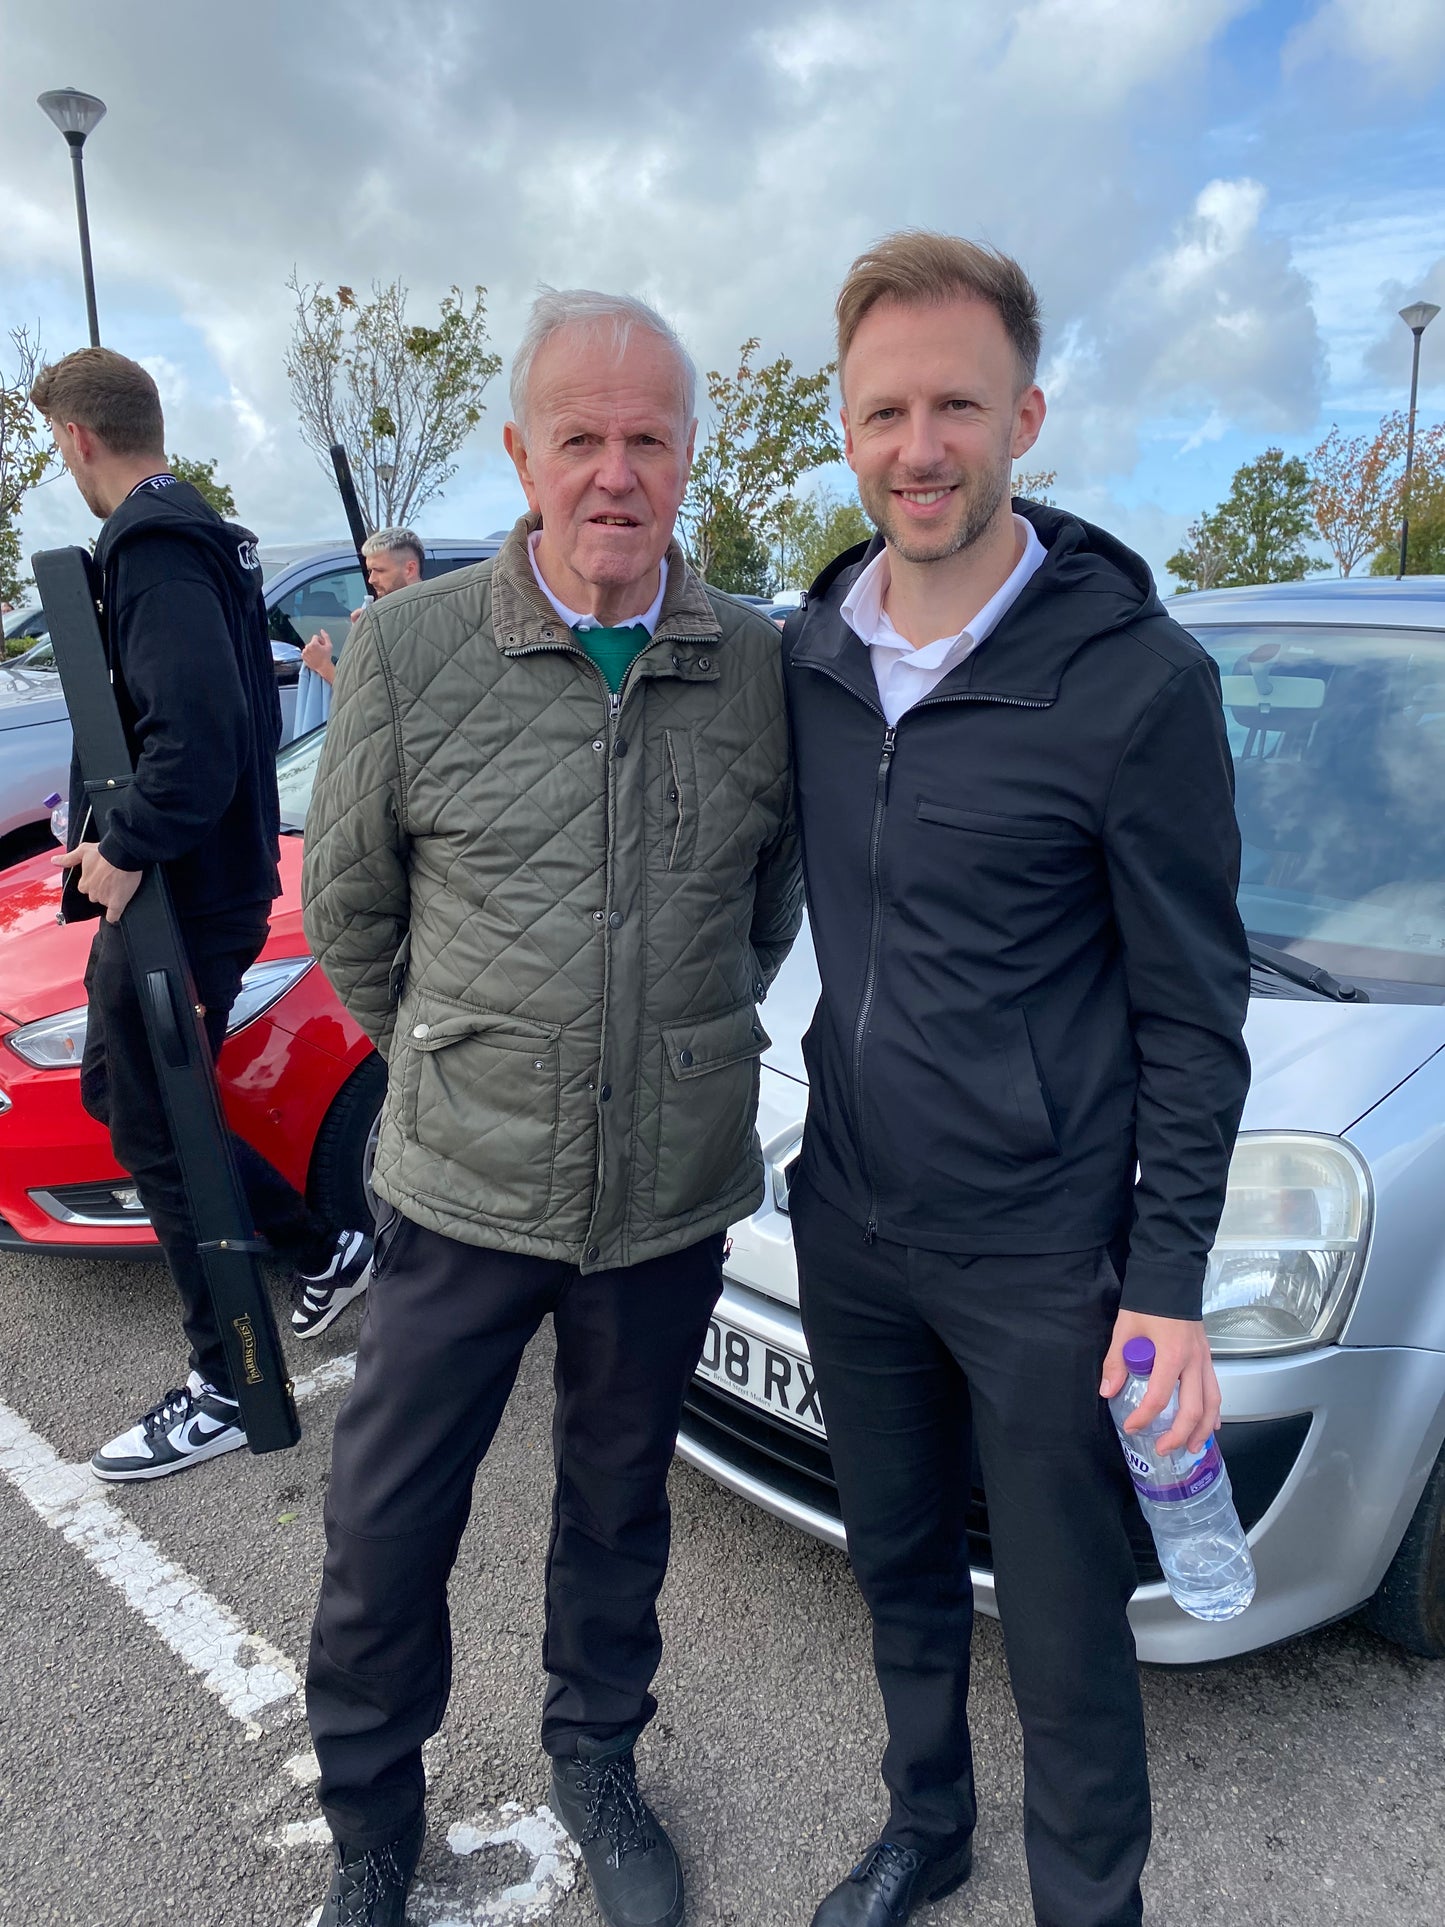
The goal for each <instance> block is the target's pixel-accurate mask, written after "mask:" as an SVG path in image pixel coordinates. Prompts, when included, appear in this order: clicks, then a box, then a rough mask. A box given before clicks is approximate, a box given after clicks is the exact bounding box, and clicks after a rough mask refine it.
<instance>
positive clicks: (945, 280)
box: [837, 228, 1044, 386]
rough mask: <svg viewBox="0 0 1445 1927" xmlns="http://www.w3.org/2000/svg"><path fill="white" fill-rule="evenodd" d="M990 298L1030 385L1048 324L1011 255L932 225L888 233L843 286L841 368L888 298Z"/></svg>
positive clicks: (910, 301) (921, 301)
mask: <svg viewBox="0 0 1445 1927" xmlns="http://www.w3.org/2000/svg"><path fill="white" fill-rule="evenodd" d="M960 299H962V300H973V301H986V302H987V303H988V305H989V306H990V307H991V308H992V309H994V310H995V312H996V313H997V315H998V318H999V320H1000V321H1002V323H1003V325H1004V329H1005V331H1006V332H1007V334H1008V338H1009V340H1010V341H1011V342H1012V343H1013V345H1014V351H1015V353H1016V354H1017V355H1018V358H1019V367H1020V369H1021V370H1022V371H1023V378H1024V379H1023V384H1022V385H1024V386H1026V385H1027V384H1028V383H1029V382H1031V381H1032V380H1033V378H1034V375H1035V374H1036V373H1037V371H1038V365H1039V348H1040V346H1041V345H1042V342H1043V333H1044V331H1043V327H1042V324H1041V323H1040V320H1039V297H1038V295H1037V294H1036V293H1035V292H1034V285H1033V283H1032V281H1030V280H1029V278H1028V276H1027V275H1026V274H1025V273H1024V271H1023V269H1022V268H1021V267H1020V266H1019V264H1018V262H1017V261H1015V260H1013V259H1012V257H1011V256H1009V255H1007V254H1001V253H1000V252H999V250H998V249H997V248H988V247H983V246H982V245H980V243H979V242H977V241H963V240H960V239H959V238H958V236H957V235H953V234H934V233H932V232H930V231H929V230H928V229H927V228H903V229H901V230H900V231H899V232H898V233H897V234H885V235H884V237H883V239H882V240H881V241H875V242H874V243H873V246H872V247H871V248H868V249H867V250H866V251H865V252H864V253H862V254H860V255H859V256H858V259H857V260H856V261H855V262H854V263H853V265H852V267H851V268H849V270H848V278H847V279H846V280H845V281H844V283H843V285H842V287H841V288H840V289H839V290H838V308H837V313H838V371H839V376H840V378H841V375H842V369H843V363H844V361H845V360H846V359H847V356H848V350H849V348H851V347H852V345H853V337H854V335H855V334H857V332H858V326H859V323H860V322H861V321H862V319H863V317H864V315H866V314H867V312H868V310H869V309H870V308H872V307H875V306H876V305H877V303H878V302H880V301H901V302H903V303H905V304H906V305H908V306H917V307H922V306H926V305H931V304H932V303H934V302H943V301H958V300H960Z"/></svg>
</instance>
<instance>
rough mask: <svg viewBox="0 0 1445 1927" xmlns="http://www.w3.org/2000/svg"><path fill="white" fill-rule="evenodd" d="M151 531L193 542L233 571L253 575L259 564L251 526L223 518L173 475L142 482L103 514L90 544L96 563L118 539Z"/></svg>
mask: <svg viewBox="0 0 1445 1927" xmlns="http://www.w3.org/2000/svg"><path fill="white" fill-rule="evenodd" d="M152 534H159V535H170V536H176V535H178V536H181V537H183V538H184V539H185V540H187V541H190V542H198V543H200V544H201V546H202V547H204V548H206V549H208V550H209V551H210V552H211V553H212V554H213V555H214V556H215V557H216V558H217V559H218V560H219V561H221V562H222V563H223V564H224V566H225V568H226V569H227V570H229V571H231V572H234V573H237V574H245V575H252V574H254V573H255V572H256V571H257V570H259V568H260V566H261V560H260V556H259V554H258V551H257V542H256V537H255V535H254V534H253V533H252V532H251V530H250V529H248V528H243V527H242V525H241V524H240V523H239V522H227V521H226V520H225V519H224V518H223V517H222V516H220V515H218V514H217V513H216V511H215V510H214V509H213V508H212V507H211V505H210V503H209V502H208V501H207V500H206V498H205V496H204V495H202V494H201V493H200V492H199V490H197V489H194V488H192V487H191V485H190V483H189V482H178V481H175V480H169V481H166V482H163V483H147V484H146V485H144V486H143V487H141V488H139V489H137V490H136V491H135V493H134V494H132V495H128V496H127V497H126V499H125V500H124V501H123V502H122V503H121V505H120V507H119V508H118V509H115V510H113V511H112V513H111V514H110V515H109V516H107V517H106V521H105V526H104V528H102V530H101V532H100V539H99V540H98V541H97V543H96V545H95V560H96V564H97V566H98V567H99V568H101V569H105V568H107V567H108V566H109V564H110V561H111V558H112V557H113V555H114V554H115V551H116V550H117V549H118V548H119V547H120V545H121V544H122V543H126V542H133V541H137V540H139V539H140V538H141V537H143V536H147V535H152Z"/></svg>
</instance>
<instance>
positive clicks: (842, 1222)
mask: <svg viewBox="0 0 1445 1927" xmlns="http://www.w3.org/2000/svg"><path fill="white" fill-rule="evenodd" d="M790 1208H791V1214H792V1226H793V1240H794V1245H795V1247H796V1250H797V1256H798V1271H799V1277H800V1282H801V1288H802V1312H803V1324H804V1328H805V1330H806V1332H807V1335H808V1346H809V1349H810V1351H811V1353H812V1358H813V1364H814V1367H815V1369H816V1372H817V1378H818V1387H819V1391H820V1393H821V1397H822V1404H823V1413H824V1417H825V1419H826V1421H827V1426H828V1442H829V1446H830V1448H831V1451H832V1457H833V1466H834V1470H835V1472H836V1474H837V1479H838V1490H839V1494H840V1496H841V1499H842V1504H843V1517H844V1521H845V1523H846V1525H847V1529H848V1550H849V1555H850V1557H851V1559H852V1563H853V1570H854V1572H855V1573H856V1574H857V1577H858V1583H859V1586H860V1587H861V1588H862V1591H863V1595H864V1598H865V1600H866V1601H867V1604H868V1608H869V1611H870V1613H871V1614H872V1618H873V1655H874V1663H875V1665H876V1667H877V1672H878V1683H879V1686H880V1688H881V1690H882V1694H883V1702H884V1708H885V1711H886V1713H887V1718H888V1736H889V1737H888V1749H887V1752H886V1753H885V1754H884V1758H883V1778H884V1781H885V1783H886V1784H887V1786H888V1789H889V1792H890V1794H891V1798H892V1804H891V1810H890V1814H889V1821H888V1828H887V1832H888V1837H889V1838H890V1839H892V1840H897V1841H899V1842H900V1843H901V1844H903V1845H905V1846H912V1847H916V1848H919V1849H921V1850H923V1851H925V1852H929V1853H933V1852H940V1851H944V1850H946V1849H947V1848H949V1847H951V1846H954V1845H956V1844H957V1843H959V1842H960V1841H961V1840H962V1839H963V1837H964V1836H966V1835H967V1834H969V1833H971V1832H972V1830H973V1826H974V1821H975V1818H976V1807H975V1801H974V1781H973V1757H972V1752H971V1748H970V1744H969V1733H968V1716H967V1700H968V1672H969V1640H970V1635H971V1632H972V1626H973V1589H972V1584H971V1581H970V1578H969V1565H968V1548H967V1543H966V1541H965V1538H964V1515H965V1508H966V1505H967V1501H968V1492H969V1483H970V1481H969V1469H970V1458H971V1448H972V1446H973V1444H974V1443H975V1442H976V1444H977V1449H978V1455H979V1461H980V1464H981V1467H982V1472H983V1482H984V1487H985V1491H986V1494H987V1498H988V1518H989V1531H990V1536H991V1539H992V1545H993V1566H994V1579H995V1584H996V1586H997V1592H998V1607H999V1616H1000V1619H1001V1620H1002V1622H1003V1636H1004V1647H1005V1651H1006V1654H1007V1658H1008V1668H1009V1679H1010V1683H1011V1685H1012V1687H1013V1694H1014V1701H1015V1704H1016V1705H1017V1707H1018V1713H1019V1719H1020V1722H1021V1724H1022V1727H1023V1736H1024V1838H1025V1845H1026V1848H1027V1852H1028V1864H1029V1880H1030V1884H1031V1887H1032V1890H1033V1901H1034V1918H1035V1920H1036V1921H1037V1922H1038V1923H1039V1927H1133V1924H1134V1923H1136V1922H1138V1921H1140V1920H1142V1918H1143V1903H1142V1900H1141V1898H1140V1892H1139V1876H1140V1873H1141V1871H1142V1869H1143V1866H1144V1861H1145V1858H1146V1856H1147V1854H1148V1851H1149V1834H1150V1813H1149V1781H1148V1772H1147V1767H1146V1763H1145V1754H1144V1720H1143V1712H1142V1708H1141V1704H1140V1696H1139V1679H1138V1667H1137V1663H1136V1660H1135V1653H1134V1640H1133V1634H1132V1632H1131V1631H1130V1628H1129V1623H1128V1619H1127V1617H1126V1608H1127V1606H1128V1603H1129V1598H1130V1594H1131V1593H1132V1591H1133V1588H1134V1585H1135V1567H1134V1561H1133V1557H1132V1554H1131V1553H1130V1550H1129V1542H1128V1538H1127V1536H1126V1531H1125V1524H1124V1521H1125V1518H1126V1516H1127V1515H1126V1511H1125V1508H1126V1506H1128V1505H1129V1504H1131V1503H1132V1500H1131V1498H1130V1493H1129V1485H1128V1479H1127V1476H1126V1474H1125V1471H1124V1465H1123V1457H1122V1454H1121V1453H1120V1451H1119V1445H1118V1441H1117V1439H1116V1438H1115V1437H1114V1434H1113V1427H1112V1422H1111V1420H1110V1418H1109V1413H1108V1408H1107V1407H1106V1405H1105V1404H1104V1402H1103V1400H1102V1399H1101V1398H1100V1397H1099V1374H1100V1371H1101V1368H1102V1366H1103V1362H1104V1357H1105V1354H1106V1352H1107V1351H1108V1347H1109V1340H1110V1335H1111V1332H1112V1329H1113V1324H1114V1318H1115V1314H1116V1312H1117V1310H1118V1301H1119V1287H1118V1283H1117V1280H1116V1277H1115V1274H1114V1271H1113V1268H1112V1267H1111V1265H1110V1264H1109V1262H1108V1258H1107V1255H1106V1254H1105V1253H1103V1252H1101V1251H1087V1252H1074V1253H1066V1254H1064V1255H1062V1256H1060V1255H1058V1254H1054V1255H1051V1256H1048V1257H1017V1258H1004V1257H978V1258H968V1257H951V1256H948V1255H946V1254H943V1253H939V1252H931V1251H922V1250H918V1249H916V1248H913V1247H909V1246H903V1245H895V1244H888V1243H886V1242H885V1241H883V1240H881V1239H880V1240H878V1241H877V1242H876V1243H873V1244H865V1243H864V1240H863V1233H862V1228H861V1227H860V1226H859V1225H857V1224H855V1223H854V1221H853V1220H852V1219H851V1218H849V1217H847V1216H845V1215H844V1214H843V1213H841V1212H839V1211H836V1210H834V1209H833V1208H832V1206H830V1205H829V1204H827V1203H825V1202H824V1201H823V1200H822V1199H821V1198H820V1197H819V1196H818V1195H817V1193H816V1192H815V1191H813V1190H812V1189H811V1188H809V1187H808V1186H807V1185H795V1187H794V1189H793V1192H792V1196H791V1200H790Z"/></svg>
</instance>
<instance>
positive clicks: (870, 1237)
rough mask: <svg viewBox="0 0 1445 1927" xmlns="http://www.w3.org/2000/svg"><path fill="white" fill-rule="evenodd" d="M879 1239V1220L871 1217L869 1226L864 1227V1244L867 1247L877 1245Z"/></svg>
mask: <svg viewBox="0 0 1445 1927" xmlns="http://www.w3.org/2000/svg"><path fill="white" fill-rule="evenodd" d="M877 1239H878V1220H877V1219H876V1218H871V1217H870V1218H869V1220H868V1222H867V1224H865V1225H864V1227H863V1242H864V1244H865V1245H871V1244H875V1243H876V1242H877Z"/></svg>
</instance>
